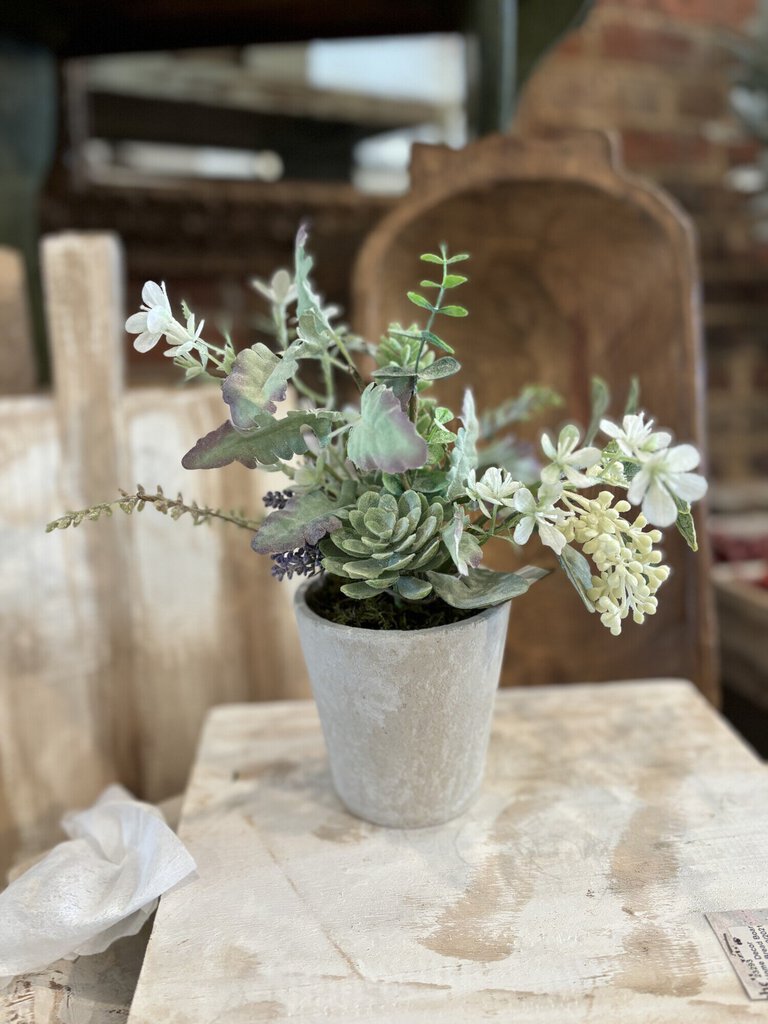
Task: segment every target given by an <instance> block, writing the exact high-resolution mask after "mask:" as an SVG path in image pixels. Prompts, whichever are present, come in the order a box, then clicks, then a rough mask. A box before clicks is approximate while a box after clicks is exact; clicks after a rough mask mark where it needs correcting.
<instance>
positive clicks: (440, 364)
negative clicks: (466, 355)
mask: <svg viewBox="0 0 768 1024" xmlns="http://www.w3.org/2000/svg"><path fill="white" fill-rule="evenodd" d="M460 369H461V363H459V362H458V361H457V360H456V359H452V358H451V357H450V356H444V357H443V358H442V359H437V360H436V361H435V362H434V363H431V364H430V365H429V366H425V367H424V369H423V370H419V377H420V378H421V379H422V380H441V379H442V378H443V377H452V376H453V375H454V373H458V372H459V370H460Z"/></svg>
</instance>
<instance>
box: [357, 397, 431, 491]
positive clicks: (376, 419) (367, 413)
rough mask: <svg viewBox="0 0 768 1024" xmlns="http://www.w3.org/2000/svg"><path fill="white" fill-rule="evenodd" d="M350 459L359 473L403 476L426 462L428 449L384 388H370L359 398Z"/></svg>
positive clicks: (395, 401) (395, 398) (397, 402)
mask: <svg viewBox="0 0 768 1024" xmlns="http://www.w3.org/2000/svg"><path fill="white" fill-rule="evenodd" d="M347 452H348V454H349V458H350V459H351V460H352V462H353V463H354V464H355V466H357V468H358V469H362V470H364V471H369V470H376V469H381V470H383V471H384V472H385V473H404V472H405V470H407V469H420V468H421V466H423V465H424V464H425V462H426V461H427V455H428V452H427V445H426V442H425V441H424V438H423V437H421V436H420V435H419V434H418V433H417V431H416V428H415V427H414V425H413V423H411V421H410V420H409V419H408V417H407V416H406V414H405V412H403V409H402V408H401V406H400V401H399V400H398V397H397V395H396V394H395V393H394V391H392V390H391V389H390V388H387V387H385V386H384V385H383V384H369V385H368V387H367V388H366V389H365V391H364V392H363V394H362V396H361V398H360V420H359V422H357V423H356V424H355V425H354V426H353V427H352V429H351V430H350V432H349V444H348V447H347Z"/></svg>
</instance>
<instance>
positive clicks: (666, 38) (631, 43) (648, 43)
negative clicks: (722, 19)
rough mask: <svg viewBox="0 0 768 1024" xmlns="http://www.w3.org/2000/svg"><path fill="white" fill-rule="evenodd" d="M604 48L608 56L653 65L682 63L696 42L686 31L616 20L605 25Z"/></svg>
mask: <svg viewBox="0 0 768 1024" xmlns="http://www.w3.org/2000/svg"><path fill="white" fill-rule="evenodd" d="M600 48H601V50H602V52H603V53H604V54H605V55H606V56H608V57H618V58H621V59H623V60H639V61H646V62H647V63H650V64H678V63H679V62H680V61H683V60H685V59H686V58H689V57H690V55H691V52H692V51H693V41H692V40H691V39H690V38H689V37H688V36H686V35H685V34H684V33H682V32H675V31H667V30H665V29H660V28H658V29H657V28H645V27H643V26H641V25H633V24H632V23H631V22H630V21H614V22H609V23H608V24H607V25H603V30H602V33H601V40H600Z"/></svg>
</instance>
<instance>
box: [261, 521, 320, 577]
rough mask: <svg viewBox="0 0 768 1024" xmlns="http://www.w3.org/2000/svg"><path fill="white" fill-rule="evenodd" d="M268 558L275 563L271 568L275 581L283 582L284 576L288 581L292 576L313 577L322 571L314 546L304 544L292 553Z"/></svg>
mask: <svg viewBox="0 0 768 1024" xmlns="http://www.w3.org/2000/svg"><path fill="white" fill-rule="evenodd" d="M280 507H281V508H282V506H280ZM270 557H271V559H272V561H273V562H274V563H275V564H274V565H273V566H272V575H273V576H274V577H275V579H277V580H283V579H285V577H286V576H287V577H288V579H289V580H290V579H293V577H294V575H296V576H314V575H316V574H317V573H318V572H320V571H321V570H322V564H321V560H322V557H323V556H322V553H321V551H320V548H319V547H318V546H317V545H316V544H305V545H303V546H302V547H300V548H295V549H294V550H293V551H279V552H278V553H277V554H275V555H270Z"/></svg>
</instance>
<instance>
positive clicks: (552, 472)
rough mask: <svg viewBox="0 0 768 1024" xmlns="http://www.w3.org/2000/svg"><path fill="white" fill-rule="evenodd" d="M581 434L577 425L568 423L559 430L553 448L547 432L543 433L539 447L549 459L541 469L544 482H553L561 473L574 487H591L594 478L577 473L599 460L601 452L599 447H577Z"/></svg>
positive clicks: (557, 480)
mask: <svg viewBox="0 0 768 1024" xmlns="http://www.w3.org/2000/svg"><path fill="white" fill-rule="evenodd" d="M580 437H581V435H580V434H579V430H578V427H575V426H573V424H571V423H569V424H568V425H567V426H565V427H563V429H562V430H561V431H560V436H559V438H558V439H557V448H555V446H554V444H553V443H552V440H551V438H550V436H549V434H543V435H542V438H541V447H542V448H543V449H544V454H545V455H546V456H547V458H548V459H549V460H550V464H549V465H548V466H545V467H544V469H542V471H541V479H542V482H543V483H545V484H555V483H558V482H559V480H560V477H561V475H562V476H564V477H565V479H566V480H567V481H568V482H569V483H572V484H573V485H574V487H592V486H593V485H594V483H595V481H594V480H592V479H590V478H589V477H588V476H585V474H584V473H579V470H580V469H589V468H590V467H591V466H594V465H596V463H598V462H599V461H600V458H601V455H602V452H601V451H600V449H599V448H577V447H576V445H577V444H578V443H579V439H580Z"/></svg>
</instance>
